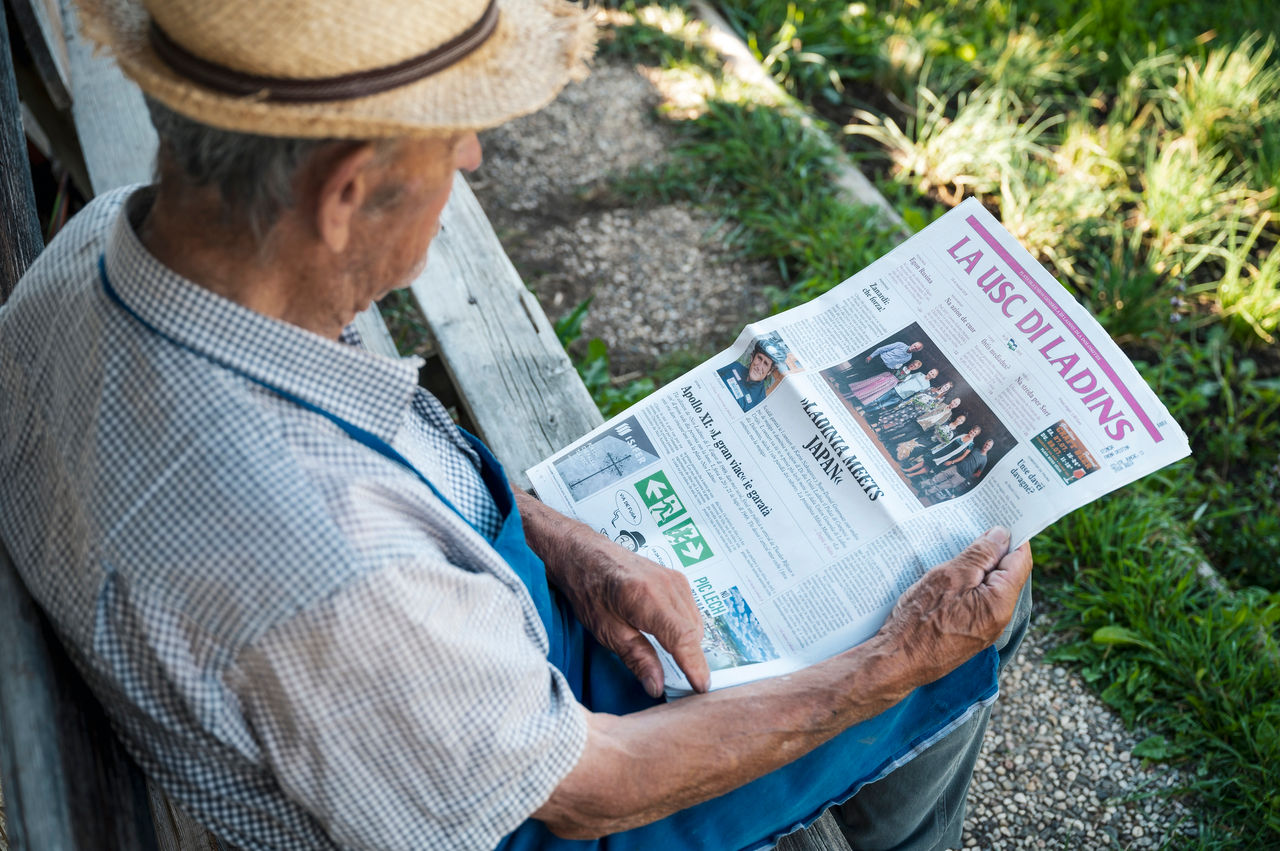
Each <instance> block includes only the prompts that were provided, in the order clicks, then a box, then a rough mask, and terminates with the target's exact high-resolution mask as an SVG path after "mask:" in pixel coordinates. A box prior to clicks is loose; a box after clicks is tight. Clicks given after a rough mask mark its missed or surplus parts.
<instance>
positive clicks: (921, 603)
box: [880, 529, 1031, 684]
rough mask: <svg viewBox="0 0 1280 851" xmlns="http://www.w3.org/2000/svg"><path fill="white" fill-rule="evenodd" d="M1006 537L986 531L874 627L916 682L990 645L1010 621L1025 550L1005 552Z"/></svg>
mask: <svg viewBox="0 0 1280 851" xmlns="http://www.w3.org/2000/svg"><path fill="white" fill-rule="evenodd" d="M1008 547H1009V533H1008V531H1006V530H1004V529H992V530H991V531H989V532H987V533H986V534H985V535H983V536H982V537H981V538H979V539H978V540H976V541H974V542H973V543H972V544H970V545H969V547H968V548H967V549H966V550H965V551H964V552H962V553H960V555H958V556H956V557H955V558H953V559H951V560H950V561H948V562H944V563H943V564H940V565H938V566H937V567H935V568H933V569H932V570H930V571H929V572H928V573H926V574H925V575H924V576H922V577H921V578H920V581H919V582H917V583H916V584H915V585H912V586H911V587H910V588H908V589H907V592H906V593H905V594H903V595H902V597H901V598H899V600H898V603H897V605H896V606H894V608H893V612H892V613H891V614H890V615H889V619H888V620H887V621H886V622H885V624H884V626H883V627H881V629H880V634H881V635H882V636H885V637H888V638H890V639H891V640H892V641H893V642H894V644H895V646H896V647H897V649H898V650H899V651H900V652H901V653H902V654H903V655H904V656H905V660H906V662H907V665H908V666H909V668H910V669H911V670H912V671H913V674H914V676H915V678H916V679H918V683H917V684H924V683H929V682H933V681H934V680H936V679H938V678H939V677H941V676H942V675H944V674H946V673H947V672H949V671H951V670H952V669H953V668H956V667H957V666H959V665H960V664H961V663H963V662H964V661H965V660H966V659H968V658H970V657H971V656H973V654H975V653H977V652H978V651H979V650H982V649H983V648H984V647H987V646H988V645H990V644H992V643H993V642H994V641H995V640H996V639H997V638H999V637H1000V633H1001V632H1002V631H1003V630H1004V628H1005V626H1006V625H1007V624H1008V623H1009V619H1010V618H1012V617H1013V610H1014V606H1015V605H1016V603H1017V602H1018V593H1019V592H1020V591H1021V590H1022V586H1023V585H1024V584H1025V583H1026V581H1027V577H1028V576H1030V575H1031V547H1030V545H1028V544H1023V545H1022V546H1021V547H1019V548H1018V549H1016V550H1014V551H1013V552H1011V553H1008V554H1006V550H1007V549H1008Z"/></svg>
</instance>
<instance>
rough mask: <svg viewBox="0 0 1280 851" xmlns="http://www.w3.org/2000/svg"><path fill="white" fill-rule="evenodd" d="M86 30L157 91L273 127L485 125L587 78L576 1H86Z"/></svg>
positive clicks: (417, 129) (587, 31)
mask: <svg viewBox="0 0 1280 851" xmlns="http://www.w3.org/2000/svg"><path fill="white" fill-rule="evenodd" d="M80 7H81V18H82V21H83V25H84V29H85V32H86V33H87V34H88V35H89V36H90V37H91V38H93V39H94V40H95V41H97V42H99V43H100V44H102V45H104V46H105V47H107V49H109V50H110V51H111V53H112V54H114V56H115V58H116V61H117V62H118V63H119V64H120V67H121V68H122V69H123V70H124V72H125V73H126V74H127V75H129V76H130V77H132V78H133V79H134V80H135V81H136V82H137V84H138V85H139V86H140V87H141V88H142V90H143V91H144V92H146V93H147V94H148V95H150V96H152V97H154V98H155V99H157V100H159V101H160V102H162V103H164V104H165V105H167V106H168V107H170V108H171V109H173V110H175V111H176V112H179V113H181V114H183V115H186V116H188V117H190V118H192V119H195V120H196V121H199V122H201V123H204V124H209V125H212V126H214V127H221V128H224V129H227V130H237V131H240V132H245V133H257V134H261V135H267V136H291V137H299V138H316V137H333V138H362V139H368V138H377V137H384V136H402V135H425V134H439V133H453V132H459V131H465V130H479V129H482V128H485V127H492V126H494V125H497V124H501V123H502V122H504V121H506V120H508V119H511V118H515V117H516V116H518V115H524V114H526V113H529V112H533V111H535V110H537V109H539V108H541V107H542V106H544V105H545V104H547V103H548V102H549V101H550V100H551V99H552V98H553V97H555V95H556V93H557V92H558V91H559V90H560V88H561V87H562V86H564V84H565V83H566V82H568V81H569V80H570V79H576V78H580V77H582V76H584V75H585V73H586V69H585V62H586V60H587V59H588V58H589V57H590V55H591V52H592V49H593V45H594V28H593V26H592V24H591V22H590V19H589V17H588V16H587V14H586V13H585V12H584V11H583V10H582V9H581V8H579V7H577V6H575V5H574V4H572V3H570V2H567V0H141V2H139V0H80Z"/></svg>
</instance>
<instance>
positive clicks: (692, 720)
mask: <svg viewBox="0 0 1280 851" xmlns="http://www.w3.org/2000/svg"><path fill="white" fill-rule="evenodd" d="M84 17H85V21H86V25H87V28H88V29H89V31H90V32H91V33H93V34H94V36H95V37H96V38H98V39H99V40H100V41H102V42H104V43H105V44H106V45H107V46H108V47H109V48H110V49H111V50H112V51H113V52H114V53H115V55H116V57H117V59H118V61H119V62H120V64H121V66H122V67H123V69H124V70H125V71H126V73H128V74H129V75H130V76H131V77H133V79H135V80H136V81H137V82H138V83H139V84H140V86H141V87H142V89H143V90H144V92H146V93H147V95H148V96H149V98H150V99H151V100H150V107H151V110H152V118H153V121H154V123H155V125H156V129H157V131H158V133H159V136H160V140H161V149H160V156H159V162H158V166H157V174H158V180H157V182H156V184H155V185H153V186H146V187H128V188H125V189H121V190H118V191H115V192H111V193H109V194H107V195H104V196H102V197H99V198H97V199H95V200H94V202H93V203H91V204H90V205H89V206H88V207H87V208H86V209H85V210H84V211H83V212H82V213H81V214H80V215H79V216H77V217H76V219H75V220H74V221H73V222H72V223H71V224H70V225H69V226H68V227H67V228H66V229H65V230H64V231H63V232H62V233H61V234H60V235H59V236H58V238H57V239H56V240H55V241H54V242H53V243H52V244H51V245H50V246H49V248H48V250H47V251H46V252H45V254H44V255H42V257H41V258H40V259H39V260H38V261H37V262H36V264H35V265H33V267H32V268H31V270H30V271H29V273H28V274H27V276H26V277H25V278H24V279H23V281H22V282H21V283H20V284H19V286H18V289H17V290H16V292H15V294H14V296H13V298H12V299H11V301H10V303H9V304H8V305H7V306H6V307H5V308H4V310H3V311H2V312H0V395H3V397H4V398H5V400H6V403H5V405H4V406H3V408H0V477H2V478H3V480H4V481H5V483H6V486H5V488H4V489H3V491H0V535H2V536H3V538H4V540H5V542H6V544H7V545H8V546H9V548H10V550H11V551H12V553H13V556H14V559H15V562H16V563H17V565H18V567H19V570H20V572H21V573H22V575H23V578H24V580H25V581H26V583H27V584H28V586H29V587H30V588H31V590H32V592H33V594H34V596H35V597H36V598H37V600H38V601H39V602H40V603H41V605H42V606H44V607H45V609H46V610H47V611H48V613H49V615H50V617H51V619H52V621H53V622H54V624H55V626H56V628H57V630H58V632H59V634H60V636H61V638H62V640H63V641H64V643H65V644H66V645H67V647H68V650H69V652H70V654H71V655H72V657H73V658H74V659H75V661H76V663H77V664H78V666H79V667H80V669H81V670H82V671H83V673H84V675H85V677H86V679H87V680H88V681H89V683H90V685H91V686H92V687H93V689H94V691H95V693H96V694H97V695H98V697H99V698H100V699H101V701H102V703H103V705H104V707H105V709H106V711H107V713H108V714H109V715H110V717H111V718H112V720H113V722H114V723H115V726H116V728H117V730H118V731H119V732H120V734H121V736H122V737H123V739H124V741H125V743H126V745H127V746H128V747H129V749H130V751H131V752H132V753H133V754H134V756H135V757H136V758H137V759H138V761H139V762H140V763H141V765H142V766H143V768H144V769H145V770H146V771H147V772H148V773H149V774H150V775H151V776H152V777H153V778H154V779H155V780H156V781H157V782H158V783H159V784H160V785H161V786H162V787H163V788H164V789H166V790H167V791H168V793H169V794H170V795H171V796H172V797H174V798H175V799H177V800H178V801H179V802H180V803H181V804H182V805H183V806H184V807H185V808H186V809H187V810H188V811H189V812H191V813H192V814H193V815H194V816H196V817H197V818H199V819H200V820H201V821H202V822H203V823H204V824H206V825H207V826H208V827H210V828H211V829H212V830H213V831H214V832H216V833H217V834H218V835H220V836H221V837H222V838H223V839H225V840H227V841H229V842H231V843H232V844H234V845H237V846H241V847H243V848H247V849H259V848H262V849H265V848H346V847H350V848H476V849H487V848H493V847H495V846H500V847H505V848H511V849H517V848H520V849H523V848H557V847H561V846H565V847H575V848H576V847H603V848H636V849H641V848H655V847H663V846H666V847H704V848H739V847H747V846H755V845H759V844H761V843H763V842H768V841H770V840H771V839H772V838H773V837H776V836H778V835H780V834H782V833H785V832H786V831H788V830H790V829H791V828H792V827H793V826H794V825H795V824H797V823H798V822H802V821H804V820H807V819H810V818H813V817H815V816H816V815H818V814H819V813H820V812H821V811H822V810H823V808H825V807H826V806H828V805H829V804H830V803H831V802H833V801H836V802H843V803H842V805H841V809H840V814H841V816H842V821H843V824H844V825H845V828H846V830H847V831H848V835H849V836H850V839H851V841H852V842H853V843H854V844H855V845H856V846H858V847H876V848H889V847H903V848H906V847H913V848H914V847H921V848H925V847H943V846H946V845H948V844H954V843H955V842H956V840H957V839H958V837H959V826H960V815H961V813H962V810H963V800H964V793H965V789H966V788H967V784H968V778H969V774H970V772H971V769H972V765H973V761H974V759H975V758H976V754H977V748H978V746H979V744H980V742H981V735H982V729H983V726H984V724H985V718H986V712H987V707H988V706H989V702H990V699H991V698H992V697H993V696H994V688H995V687H994V676H995V668H996V662H997V654H996V653H995V652H993V651H992V650H990V649H985V650H984V648H989V647H990V646H991V645H992V644H993V643H995V644H996V645H997V647H999V648H1000V649H1001V652H1002V653H1003V655H1002V656H1000V657H999V658H1000V659H1001V660H1003V659H1004V658H1007V656H1008V654H1009V653H1010V652H1012V648H1013V647H1014V646H1016V643H1017V641H1018V638H1019V637H1020V635H1021V630H1022V628H1023V627H1024V625H1025V620H1026V614H1025V611H1024V610H1023V608H1022V604H1024V603H1025V595H1022V596H1021V597H1020V594H1019V591H1020V589H1022V588H1023V586H1024V583H1025V582H1026V579H1027V576H1028V575H1029V572H1030V567H1031V560H1030V555H1029V552H1028V551H1027V550H1026V549H1020V550H1017V551H1015V552H1013V553H1008V552H1007V550H1008V536H1007V534H1006V533H1004V532H1002V531H1001V530H993V531H992V532H990V533H988V534H987V535H986V536H984V537H983V538H981V539H980V540H978V541H976V542H975V543H974V544H973V545H972V546H970V547H969V548H968V549H967V550H966V551H965V552H964V553H963V554H962V555H961V556H959V557H957V558H956V559H954V560H952V561H950V562H948V563H946V564H944V565H940V566H939V567H937V568H935V569H934V570H932V571H930V572H928V573H927V574H926V575H925V576H924V577H923V579H922V580H921V581H920V582H918V583H917V584H916V585H914V586H913V587H912V588H911V589H909V590H908V591H907V592H906V593H905V594H904V595H903V597H902V598H901V599H900V601H899V602H898V604H897V606H896V608H895V610H894V613H893V615H892V616H891V617H890V618H889V619H888V621H887V622H886V623H885V625H884V627H883V628H882V629H881V630H880V631H879V632H878V633H877V634H876V635H875V636H874V637H873V638H871V639H869V640H868V641H867V642H865V643H863V644H861V645H859V646H858V647H856V648H854V649H852V650H849V651H847V652H844V653H841V654H839V655H837V656H835V657H833V658H831V659H830V660H828V661H825V662H822V663H819V664H816V665H813V666H812V667H810V668H807V669H805V670H803V671H800V672H798V673H795V674H793V675H791V676H790V677H787V678H785V679H781V680H772V681H763V682H759V683H755V684H752V685H748V686H742V687H739V688H734V689H729V690H724V691H719V692H715V693H711V694H701V695H696V696H694V697H691V698H687V699H685V700H682V701H679V702H676V703H672V704H664V703H662V702H661V701H660V700H659V696H660V694H661V683H662V673H661V665H660V663H659V661H658V659H657V657H656V655H655V653H654V652H653V650H652V648H651V647H650V646H649V644H648V643H647V641H646V640H645V639H644V637H643V635H642V633H648V634H651V635H653V636H655V637H656V638H657V639H658V640H659V641H660V642H661V643H662V644H663V645H664V646H665V647H666V648H667V649H668V650H670V651H671V653H672V654H673V656H674V658H675V659H676V660H677V662H678V663H679V664H680V665H681V667H682V668H683V669H684V671H685V672H686V673H687V675H688V677H689V679H690V680H691V682H692V683H694V685H695V686H698V687H703V688H705V684H706V682H707V679H708V669H707V664H706V661H705V659H704V657H703V655H702V652H701V649H700V638H701V635H702V625H701V621H700V617H699V614H698V611H697V609H696V607H695V605H694V602H693V600H692V597H691V594H690V590H689V585H688V583H687V581H686V580H685V578H684V576H683V575H681V574H679V573H677V572H675V571H670V570H667V569H665V568H662V567H660V566H658V565H656V564H654V563H652V562H649V561H647V560H645V559H643V558H640V557H639V556H637V555H635V554H633V553H630V552H628V551H626V550H625V549H623V548H621V547H618V546H616V545H615V544H613V543H612V542H610V541H608V540H607V539H606V538H604V537H603V536H601V535H599V534H597V533H596V532H594V531H593V530H591V529H589V528H587V527H586V526H583V525H582V524H579V523H576V522H574V521H571V520H569V519H567V518H565V517H563V516H560V515H557V514H555V513H554V512H552V511H550V510H549V509H547V508H545V507H544V506H542V505H541V504H540V503H538V502H537V501H536V500H534V499H533V498H532V497H530V496H528V495H526V494H524V493H521V492H519V491H516V492H514V493H513V492H512V489H511V488H510V487H509V486H508V485H507V484H506V480H505V478H504V477H503V475H502V472H501V470H500V469H499V468H498V466H497V464H496V462H495V461H494V460H493V458H492V456H491V455H490V454H489V452H488V451H487V450H486V449H485V447H484V446H483V445H482V444H481V443H480V442H479V441H478V440H476V439H474V438H473V437H471V436H469V435H467V434H466V433H464V432H461V431H459V430H458V429H457V428H455V427H454V426H453V424H452V423H451V422H450V421H449V418H448V416H447V414H446V412H445V411H444V409H443V408H442V407H441V405H440V404H439V403H438V402H437V401H436V400H435V399H433V398H432V397H431V396H430V395H429V394H427V393H426V392H425V391H423V390H422V389H420V388H419V387H418V386H417V381H416V380H417V373H418V369H419V366H420V362H418V361H416V360H415V359H406V360H396V359H387V358H382V357H379V356H376V355H373V354H370V353H368V352H366V351H364V350H363V349H362V348H360V346H359V345H358V343H359V341H358V339H356V338H355V336H354V335H353V333H352V332H351V331H350V330H349V328H348V326H349V323H350V322H351V320H352V318H353V317H354V316H355V315H356V313H357V312H358V311H359V310H361V309H363V308H365V307H366V306H367V305H368V304H369V303H370V301H371V300H373V299H377V298H378V297H380V296H381V295H383V294H385V293H387V292H388V291H390V290H391V289H393V288H396V287H401V286H404V285H405V284H407V283H408V282H409V281H410V280H411V279H412V278H413V277H414V276H415V274H416V273H417V271H418V270H419V269H420V268H421V267H422V264H423V262H424V259H425V256H426V252H427V249H428V246H429V243H430V242H431V239H432V237H433V236H434V235H435V233H436V231H437V230H438V227H439V225H438V222H439V216H440V212H441V209H442V208H443V206H444V204H445V202H446V201H447V199H448V196H449V190H450V186H451V183H452V179H453V176H454V173H455V172H456V171H457V170H458V169H472V168H475V167H476V166H477V165H478V164H479V162H480V147H479V143H478V141H477V138H476V135H475V130H476V129H477V128H481V127H485V126H491V125H494V124H497V123H500V122H501V121H504V120H506V119H508V118H510V117H513V116H515V115H518V114H521V113H523V112H528V111H531V110H533V109H536V108H538V107H539V106H540V105H542V104H543V103H545V102H547V101H548V100H549V99H550V98H551V97H553V96H554V94H555V92H556V91H557V90H558V89H559V88H560V87H561V86H562V85H563V84H564V83H565V81H566V80H567V79H568V78H569V77H570V76H571V75H572V74H573V73H574V72H575V71H576V70H577V69H579V67H580V63H581V61H582V58H583V56H584V55H585V53H586V52H587V51H589V42H590V33H589V26H588V24H587V23H586V21H585V20H584V19H583V18H582V15H581V13H580V12H579V11H577V10H576V9H575V7H573V6H572V5H570V4H566V3H562V2H560V0H501V2H500V3H499V4H498V5H494V4H492V3H490V4H488V5H486V3H485V2H483V0H481V2H471V0H451V2H449V3H443V2H439V0H382V2H379V3H376V4H365V3H356V2H353V1H352V0H297V2H292V3H289V4H281V3H260V2H250V0H217V2H213V0H149V2H148V3H147V6H146V9H145V11H144V10H143V9H142V8H141V7H140V6H138V5H136V4H135V3H133V2H131V0H110V2H106V0H101V2H98V0H95V2H86V6H85V8H84ZM512 427H519V424H514V423H513V425H512ZM890 708H892V711H891V712H888V713H886V712H885V710H889V709H890ZM926 745H932V746H931V747H927V748H926V747H925V746H926ZM922 750H923V753H921V751H922ZM913 757H914V759H913ZM900 766H901V767H900ZM894 769H897V770H894ZM886 775H887V776H886ZM859 790H860V791H859ZM855 792H856V793H857V794H856V795H855V794H854V793H855ZM851 796H852V797H851ZM598 837H607V839H605V840H601V841H596V839H595V838H598ZM588 839H589V840H590V841H586V840H588ZM577 840H583V841H581V842H579V841H577Z"/></svg>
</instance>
